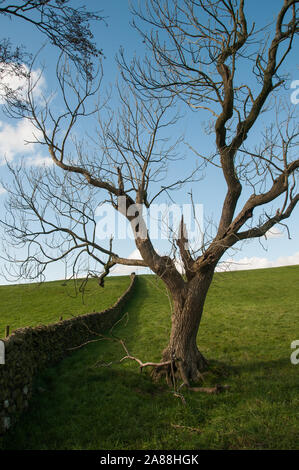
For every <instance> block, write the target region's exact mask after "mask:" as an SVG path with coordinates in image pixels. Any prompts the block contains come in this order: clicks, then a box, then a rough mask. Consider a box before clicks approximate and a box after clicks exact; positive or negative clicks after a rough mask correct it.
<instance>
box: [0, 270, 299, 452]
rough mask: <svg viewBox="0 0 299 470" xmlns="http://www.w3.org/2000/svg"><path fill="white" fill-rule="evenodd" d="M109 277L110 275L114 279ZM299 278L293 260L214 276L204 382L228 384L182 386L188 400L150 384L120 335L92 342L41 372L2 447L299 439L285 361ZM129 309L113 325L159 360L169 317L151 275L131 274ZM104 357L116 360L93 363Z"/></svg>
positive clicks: (215, 444)
mask: <svg viewBox="0 0 299 470" xmlns="http://www.w3.org/2000/svg"><path fill="white" fill-rule="evenodd" d="M117 282H119V280H117V279H114V278H111V279H110V280H109V283H111V285H110V287H112V284H113V283H117ZM128 282H129V281H128V279H127V283H128ZM298 283H299V266H292V267H285V268H275V269H265V270H256V271H242V272H231V273H223V274H217V275H216V276H215V279H214V281H213V284H212V288H211V290H210V292H209V295H208V298H207V303H206V308H205V312H204V316H203V321H202V324H201V327H200V331H199V336H198V344H199V346H200V349H201V350H202V352H203V353H204V354H205V355H206V357H207V358H208V359H210V360H211V369H212V371H211V372H209V373H208V374H207V375H205V383H204V385H205V386H210V385H212V384H215V383H222V384H228V385H230V386H231V388H230V389H229V390H227V391H225V392H224V393H222V394H217V395H208V394H203V393H196V392H191V391H186V390H185V391H184V390H182V392H183V395H184V400H185V404H184V402H183V400H181V399H180V398H178V397H175V396H174V395H173V393H172V392H171V390H170V389H168V388H167V387H166V386H165V385H164V384H163V383H159V384H154V383H152V381H151V379H150V376H149V373H148V372H143V373H142V374H140V372H139V369H138V367H136V363H132V362H123V363H121V364H120V363H118V362H117V361H118V360H119V359H120V358H121V357H122V356H123V351H122V350H121V348H120V345H119V344H115V343H113V342H111V341H100V342H97V343H93V344H90V345H88V346H86V347H84V348H83V349H80V350H78V351H76V352H74V353H73V354H72V355H70V356H69V357H67V358H66V359H65V360H63V361H62V362H61V363H60V364H59V365H58V366H56V367H52V368H49V369H47V370H46V371H44V372H43V373H42V374H41V375H40V376H39V377H38V378H37V380H36V392H35V394H34V397H33V400H32V401H31V403H30V407H29V410H28V412H26V413H25V414H24V415H23V416H22V418H21V420H20V421H19V423H18V426H17V427H16V428H15V429H14V430H12V431H11V432H10V433H9V434H7V435H6V436H5V438H4V440H3V443H2V447H3V448H4V449H207V448H209V449H211V448H212V449H296V448H298V447H299V446H298V433H299V425H298V422H299V419H298V418H299V394H298V389H299V365H297V366H295V365H292V364H291V362H290V354H291V352H292V350H291V348H290V344H291V342H292V341H293V340H295V339H299V330H298V318H299V289H298ZM108 286H109V284H108V283H107V287H108ZM118 288H119V287H118ZM11 289H14V288H13V287H12V288H11ZM122 290H124V289H122ZM90 292H91V290H90ZM54 294H55V292H54ZM54 294H53V297H52V299H51V300H50V302H52V300H54V299H55V295H54ZM119 294H120V292H118V293H117V296H118V295H119ZM104 296H105V295H104ZM15 302H18V300H17V294H15ZM48 302H49V299H48ZM11 303H12V301H11ZM23 305H24V302H23ZM41 305H42V303H41ZM47 309H48V307H47ZM82 309H83V311H84V306H82ZM24 310H25V306H24ZM54 310H55V309H54ZM89 310H90V309H89ZM97 310H99V308H97ZM126 310H127V311H128V313H129V320H128V322H126V321H123V322H122V323H121V324H119V325H118V327H117V329H116V334H117V335H118V336H119V337H121V338H123V339H124V340H125V341H126V345H127V347H128V349H129V351H130V353H131V354H133V355H136V356H138V357H140V359H142V360H144V361H145V360H152V361H156V360H159V359H160V354H161V351H162V349H163V347H164V346H166V344H167V339H168V333H169V326H170V313H169V302H168V298H167V295H166V293H165V290H164V288H163V285H162V284H161V283H160V282H159V281H157V280H156V278H155V277H154V276H141V277H139V279H138V284H137V286H136V291H135V296H134V297H133V299H132V300H131V301H130V302H129V304H128V305H127V309H126ZM27 311H28V312H29V311H30V309H29V310H27ZM52 311H53V308H52ZM110 361H115V362H116V363H115V364H114V365H112V366H110V367H98V366H96V364H97V363H98V362H110ZM39 387H42V389H44V391H43V392H41V391H40V388H39Z"/></svg>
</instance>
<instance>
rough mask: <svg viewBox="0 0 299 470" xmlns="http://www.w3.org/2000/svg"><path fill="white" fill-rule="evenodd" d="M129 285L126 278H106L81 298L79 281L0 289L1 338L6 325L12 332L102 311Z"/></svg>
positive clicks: (93, 282)
mask: <svg viewBox="0 0 299 470" xmlns="http://www.w3.org/2000/svg"><path fill="white" fill-rule="evenodd" d="M129 283H130V279H129V277H124V276H117V277H116V276H115V277H111V278H108V279H107V280H106V282H105V289H102V288H99V286H98V284H97V281H96V279H90V280H89V281H88V283H87V286H86V288H85V290H84V294H82V292H80V291H79V288H80V285H81V284H82V280H81V281H77V283H75V282H74V281H68V282H67V283H66V282H65V281H63V280H61V281H53V282H47V283H41V284H20V285H13V286H0V299H1V307H0V338H1V337H3V336H4V334H5V327H6V325H9V326H10V332H12V331H13V330H16V329H17V328H20V327H24V326H36V325H40V324H44V325H45V324H49V323H54V322H57V321H59V319H60V317H62V318H63V319H66V318H70V317H71V316H72V315H82V314H83V313H89V312H93V311H96V312H99V311H101V310H104V309H105V308H107V307H110V306H111V305H112V304H113V303H115V302H116V301H117V299H118V297H119V296H120V295H121V294H122V293H123V292H124V291H125V290H126V289H127V288H128V287H129Z"/></svg>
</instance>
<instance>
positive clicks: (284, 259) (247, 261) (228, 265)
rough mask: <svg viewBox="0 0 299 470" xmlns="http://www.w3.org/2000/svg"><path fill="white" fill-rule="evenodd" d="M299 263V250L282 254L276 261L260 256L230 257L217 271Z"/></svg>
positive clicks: (275, 266) (274, 266)
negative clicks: (289, 254)
mask: <svg viewBox="0 0 299 470" xmlns="http://www.w3.org/2000/svg"><path fill="white" fill-rule="evenodd" d="M295 264H299V251H298V252H297V253H294V254H293V255H291V256H280V257H279V258H277V259H276V260H275V261H270V260H268V259H267V258H259V257H257V256H253V257H252V258H247V257H245V258H242V259H240V260H238V261H236V260H234V259H233V258H228V259H227V260H225V261H223V262H222V263H220V264H219V266H218V267H217V269H216V270H217V271H241V270H245V269H246V270H247V269H261V268H277V267H279V266H292V265H295Z"/></svg>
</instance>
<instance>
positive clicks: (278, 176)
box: [2, 0, 299, 385]
mask: <svg viewBox="0 0 299 470" xmlns="http://www.w3.org/2000/svg"><path fill="white" fill-rule="evenodd" d="M298 3H299V0H284V1H283V2H282V6H281V9H280V10H279V11H278V12H277V16H276V22H275V24H274V26H273V25H272V26H271V27H270V29H269V39H267V35H265V34H266V33H264V32H261V31H257V32H255V29H254V25H252V26H249V25H248V24H247V19H246V13H245V2H244V0H239V1H237V0H227V1H225V0H217V1H216V0H213V1H212V0H172V1H167V0H165V1H162V0H149V1H148V2H143V5H145V11H144V12H140V11H135V12H134V14H135V19H136V18H137V19H138V18H139V19H142V20H143V21H146V22H147V24H149V25H150V26H151V27H152V28H153V30H149V31H147V30H146V28H145V27H143V28H141V27H140V28H139V29H140V33H141V34H142V36H143V40H144V42H145V43H146V44H147V45H148V46H149V49H150V51H151V55H150V56H149V57H148V59H145V60H144V61H138V60H135V61H133V63H132V64H129V65H128V64H126V62H125V59H124V56H123V55H122V56H121V58H120V62H121V65H122V72H123V77H124V78H125V82H126V83H127V85H128V87H129V88H128V90H129V91H128V96H125V95H124V93H123V92H122V91H120V102H121V105H122V110H121V111H120V112H118V111H117V112H113V111H109V109H108V110H107V108H106V111H105V112H103V110H100V109H99V108H98V107H97V106H96V107H95V108H94V109H89V108H88V105H87V103H88V99H89V98H92V99H94V96H95V93H96V91H97V89H98V86H97V85H95V88H93V87H94V83H93V81H92V80H91V79H88V77H87V80H85V81H84V82H83V83H82V84H81V86H79V84H78V81H77V80H76V79H75V78H74V77H73V75H72V73H71V72H70V71H69V69H68V68H67V67H64V66H62V67H60V68H58V80H59V83H60V87H61V92H62V97H63V101H64V104H65V112H64V113H63V115H60V116H54V113H53V112H52V111H51V110H50V108H49V104H48V103H45V104H44V106H43V107H41V108H39V106H38V105H37V104H36V103H35V102H34V98H33V94H32V93H30V90H32V88H33V87H32V86H31V87H29V96H28V102H27V111H26V112H27V117H28V118H29V119H31V121H32V122H33V124H34V125H35V127H36V129H37V141H38V142H39V143H40V144H41V145H45V146H47V147H48V149H49V153H50V155H51V158H52V161H53V163H54V168H56V170H60V173H58V172H57V171H56V170H54V169H49V170H43V171H42V172H41V173H40V175H38V176H36V175H34V174H33V173H30V172H29V174H28V172H27V175H28V176H27V179H25V178H24V169H17V170H16V169H13V168H11V170H12V174H13V186H11V187H7V189H8V192H9V194H10V199H9V201H8V207H7V209H8V218H7V219H6V220H3V221H2V225H4V227H5V228H6V231H7V233H8V234H9V235H10V236H11V238H12V240H14V241H15V243H16V244H17V245H19V244H21V245H24V246H25V247H26V248H27V250H28V252H27V253H26V256H25V259H24V260H23V261H22V262H21V268H22V269H23V270H24V272H25V273H27V270H28V267H29V266H32V262H33V263H34V265H35V268H36V270H37V271H38V270H40V269H42V268H43V267H44V266H46V264H47V263H49V262H53V261H56V260H57V259H58V256H57V255H55V253H54V252H55V251H56V250H57V247H58V245H59V247H60V249H61V247H62V246H63V242H64V241H65V242H66V243H67V246H68V249H66V250H64V251H63V253H62V254H63V255H64V256H67V255H68V254H69V252H70V250H71V251H72V252H75V251H76V252H78V253H80V252H81V251H82V250H83V251H85V252H87V253H88V255H90V256H92V257H93V258H94V259H95V260H96V261H98V262H99V263H102V264H104V271H103V276H101V279H100V282H101V283H102V282H103V278H104V276H105V275H107V274H108V273H109V270H110V269H111V267H112V266H114V265H115V264H124V265H135V266H146V267H149V268H150V269H151V270H152V271H153V272H154V273H155V274H156V275H157V276H159V277H160V278H161V279H162V280H163V281H164V283H165V285H166V287H167V289H168V292H169V295H170V297H171V299H172V328H171V333H170V340H169V344H168V346H167V347H166V349H165V350H164V351H163V354H162V360H161V363H160V364H155V367H154V373H155V375H156V376H160V375H166V377H171V376H172V375H173V373H176V374H178V375H179V376H180V378H181V379H182V380H183V383H185V384H186V385H189V383H190V381H191V380H196V379H198V377H200V372H201V370H202V369H203V368H204V367H205V366H206V364H207V362H206V360H205V358H204V357H203V355H202V354H201V353H200V351H199V350H198V347H197V342H196V338H197V333H198V328H199V324H200V321H201V317H202V312H203V307H204V303H205V298H206V295H207V292H208V290H209V287H210V285H211V282H212V279H213V274H214V271H215V268H216V266H217V264H218V263H219V261H220V260H221V258H222V256H223V255H224V253H225V252H226V251H227V250H228V249H230V248H232V247H234V246H235V245H236V244H237V243H238V242H240V241H243V240H248V239H252V238H256V237H262V236H264V235H265V234H267V232H268V230H269V229H271V228H272V227H273V226H274V225H275V224H279V223H283V221H284V220H285V219H287V218H288V217H289V216H290V215H291V214H292V212H293V210H294V208H295V206H296V204H297V202H298V200H299V193H298V168H299V159H298V150H297V149H298V135H299V134H298V132H299V129H298V123H297V120H296V119H295V116H294V113H295V111H294V110H291V109H290V110H285V112H282V108H281V105H280V109H279V113H276V115H275V113H274V114H273V109H272V120H273V122H272V124H271V125H270V126H269V127H268V128H267V129H266V130H265V132H264V137H263V138H262V139H261V141H260V142H259V144H258V145H257V146H256V147H255V148H251V147H250V146H249V144H247V142H248V140H247V138H248V136H249V135H250V133H251V132H253V130H254V129H255V125H256V123H258V122H259V120H260V116H261V115H262V113H263V112H264V111H265V109H266V108H265V106H266V105H267V104H270V98H271V96H275V91H277V90H278V89H280V87H282V86H283V84H284V83H285V80H286V78H285V76H284V75H283V65H284V64H285V63H286V59H287V57H288V56H289V55H290V53H291V51H292V45H293V43H294V41H295V38H296V37H297V35H298V31H299V24H298V15H297V13H298V11H297V4H298ZM136 27H138V25H137V24H136ZM242 64H246V67H247V74H246V75H247V76H246V80H245V81H244V79H243V78H242V74H239V73H238V72H240V67H242ZM250 65H252V74H251V76H249V75H250V74H249V67H250ZM69 90H71V92H72V98H71V99H70V98H69V95H68V92H69ZM176 99H182V100H183V101H184V102H186V103H187V104H188V105H189V106H191V107H192V108H193V109H204V110H206V111H207V112H209V111H210V113H211V120H212V121H211V125H210V128H211V132H213V134H214V136H215V151H214V152H212V154H211V155H201V154H200V152H199V151H198V150H197V149H194V150H195V152H196V155H197V157H199V158H201V159H202V162H203V164H205V165H209V164H210V165H213V166H215V167H216V169H217V171H219V172H221V174H222V175H223V178H224V180H225V182H226V185H227V191H226V194H225V195H224V198H223V202H222V212H221V216H220V220H219V221H218V223H217V230H216V233H215V234H214V236H213V237H212V238H211V239H210V240H206V241H205V243H204V244H200V245H199V246H198V247H197V250H193V251H192V250H191V249H190V246H189V243H188V233H187V231H186V227H185V223H184V220H183V219H182V220H181V224H180V227H179V233H178V235H177V239H176V248H177V250H178V255H179V258H180V263H181V264H182V265H183V267H184V272H183V274H182V273H181V272H180V270H179V269H178V267H177V263H176V259H175V255H176V252H173V253H172V255H165V256H164V255H163V256H161V255H160V254H159V253H158V252H157V250H156V249H155V247H154V243H153V240H152V239H151V237H150V233H149V231H148V227H147V226H146V221H145V218H143V217H142V209H143V208H148V207H150V206H151V204H152V203H153V201H155V200H157V198H158V197H160V196H161V194H163V193H165V192H167V191H168V190H171V189H176V188H177V187H179V186H182V185H184V183H187V182H191V181H193V180H196V178H197V171H196V169H195V170H194V172H192V174H190V175H186V176H185V177H184V178H179V179H177V180H175V181H173V183H171V182H170V183H169V184H168V185H167V186H166V185H163V184H162V183H161V181H159V178H161V175H163V171H164V172H167V171H168V168H169V166H170V165H171V163H172V161H173V160H175V159H176V158H177V157H178V155H177V154H176V152H174V151H175V150H176V149H180V147H179V146H177V143H172V144H171V143H170V142H168V143H167V142H165V136H166V135H167V134H168V135H170V134H171V132H170V128H169V126H170V125H171V124H175V122H176V120H177V118H178V116H176V115H175V114H173V108H174V106H175V100H176ZM91 113H96V114H99V117H100V121H99V122H100V125H99V135H100V150H98V151H97V152H96V153H90V154H89V155H88V148H87V144H88V142H85V144H84V143H78V141H77V140H76V139H75V138H74V135H73V134H72V131H73V129H74V126H75V125H76V123H77V122H78V120H79V119H80V118H84V117H86V116H89V115H90V114H91ZM169 116H170V117H169ZM273 116H274V118H273ZM275 116H276V117H275ZM66 123H68V124H66ZM166 133H167V134H166ZM72 137H73V139H72ZM160 139H162V141H161V140H160ZM165 145H166V146H165ZM25 173H26V172H25ZM29 189H30V191H29ZM196 191H197V186H196V184H195V187H194V189H193V193H192V197H193V200H194V197H197V194H196ZM104 194H106V195H107V196H104ZM172 194H175V192H173V193H172ZM105 198H107V201H110V203H111V204H112V206H113V207H114V208H115V209H116V210H117V211H119V212H122V213H123V214H124V215H125V216H126V218H127V220H128V221H129V222H130V223H131V226H132V230H133V233H134V236H135V243H136V247H137V248H138V249H139V252H140V253H141V257H142V259H141V260H131V259H125V258H122V257H121V256H119V255H118V254H116V253H115V252H114V251H113V249H112V248H113V245H112V241H111V243H110V245H109V246H108V247H107V246H106V247H104V246H101V245H99V243H98V241H97V239H96V232H95V206H96V205H97V204H98V203H99V201H103V200H105ZM123 201H125V204H123ZM219 203H220V204H221V201H219ZM51 206H52V208H53V211H54V214H55V217H53V215H51V214H50V215H48V211H50V209H51ZM136 212H138V219H137V220H138V223H137V224H136ZM17 213H18V216H17ZM52 250H53V251H54V252H53V253H52ZM60 256H62V255H61V251H60V254H59V257H60ZM103 256H104V259H105V261H103ZM14 266H17V264H15V265H14ZM29 272H30V273H31V271H29ZM21 274H24V273H23V272H21ZM34 275H35V274H34Z"/></svg>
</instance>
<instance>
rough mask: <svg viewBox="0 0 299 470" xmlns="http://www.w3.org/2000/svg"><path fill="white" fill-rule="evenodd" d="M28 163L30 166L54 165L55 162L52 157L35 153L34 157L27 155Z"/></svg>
mask: <svg viewBox="0 0 299 470" xmlns="http://www.w3.org/2000/svg"><path fill="white" fill-rule="evenodd" d="M25 162H26V165H29V166H39V167H40V166H52V165H53V164H54V162H53V160H52V158H51V157H43V156H42V155H39V154H38V155H33V156H32V157H27V158H26V160H25Z"/></svg>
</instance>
